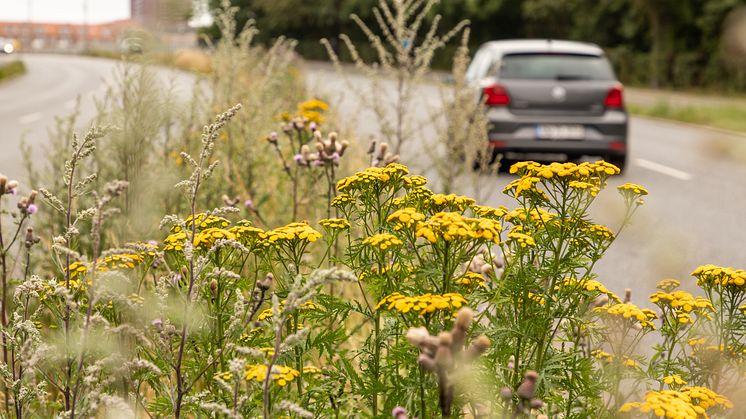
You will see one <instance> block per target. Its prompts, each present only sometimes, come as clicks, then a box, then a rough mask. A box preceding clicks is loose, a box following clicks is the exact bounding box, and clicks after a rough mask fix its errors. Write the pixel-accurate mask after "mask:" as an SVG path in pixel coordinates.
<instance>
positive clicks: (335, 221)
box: [319, 218, 350, 230]
mask: <svg viewBox="0 0 746 419" xmlns="http://www.w3.org/2000/svg"><path fill="white" fill-rule="evenodd" d="M319 225H320V226H322V227H325V228H327V229H329V230H347V229H348V228H350V222H349V221H347V220H345V219H344V218H327V219H324V220H320V221H319Z"/></svg>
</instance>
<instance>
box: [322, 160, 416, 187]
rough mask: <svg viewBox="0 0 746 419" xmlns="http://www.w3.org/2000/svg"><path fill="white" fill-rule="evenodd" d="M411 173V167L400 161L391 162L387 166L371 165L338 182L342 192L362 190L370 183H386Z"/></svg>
mask: <svg viewBox="0 0 746 419" xmlns="http://www.w3.org/2000/svg"><path fill="white" fill-rule="evenodd" d="M407 174H409V169H407V167H406V166H404V165H403V164H399V163H391V164H389V165H387V166H386V167H369V168H367V169H365V170H363V171H360V172H357V173H355V174H354V175H352V176H348V177H346V178H344V179H342V180H340V181H339V182H337V190H338V191H340V192H346V191H355V190H362V189H365V188H367V187H368V185H373V184H376V185H386V184H388V183H389V182H390V181H392V180H399V179H401V178H402V177H404V176H405V175H407Z"/></svg>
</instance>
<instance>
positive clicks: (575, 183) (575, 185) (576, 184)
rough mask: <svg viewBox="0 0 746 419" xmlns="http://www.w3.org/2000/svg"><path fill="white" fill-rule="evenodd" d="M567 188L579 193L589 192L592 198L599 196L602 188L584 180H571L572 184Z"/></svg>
mask: <svg viewBox="0 0 746 419" xmlns="http://www.w3.org/2000/svg"><path fill="white" fill-rule="evenodd" d="M567 186H569V187H570V188H571V189H575V190H578V191H587V192H589V193H590V194H591V196H596V195H598V192H599V191H600V188H599V187H598V186H596V185H594V184H593V183H591V182H585V181H582V180H571V181H570V183H568V184H567Z"/></svg>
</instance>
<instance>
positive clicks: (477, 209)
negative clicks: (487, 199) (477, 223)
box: [471, 205, 508, 219]
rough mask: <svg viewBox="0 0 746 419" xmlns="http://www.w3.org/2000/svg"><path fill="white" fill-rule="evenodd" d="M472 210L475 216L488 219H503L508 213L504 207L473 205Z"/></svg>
mask: <svg viewBox="0 0 746 419" xmlns="http://www.w3.org/2000/svg"><path fill="white" fill-rule="evenodd" d="M471 209H472V211H474V214H476V215H478V216H480V217H487V218H493V219H500V218H503V217H505V215H506V214H507V213H508V209H507V208H505V207H504V206H502V205H501V206H499V207H497V208H494V207H488V206H486V205H472V207H471Z"/></svg>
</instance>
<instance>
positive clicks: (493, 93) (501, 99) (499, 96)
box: [482, 84, 510, 106]
mask: <svg viewBox="0 0 746 419" xmlns="http://www.w3.org/2000/svg"><path fill="white" fill-rule="evenodd" d="M482 94H483V95H484V103H485V104H486V105H487V106H507V105H509V104H510V96H509V95H508V91H507V90H505V88H504V87H502V86H501V85H499V84H492V85H489V86H487V87H485V88H484V89H483V90H482Z"/></svg>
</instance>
